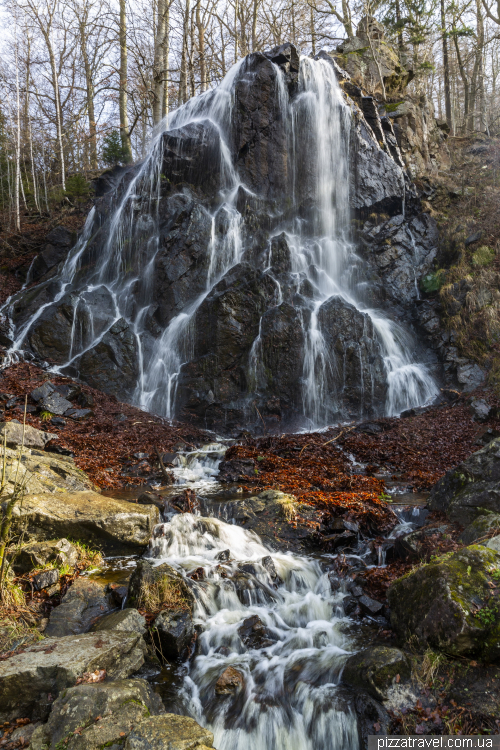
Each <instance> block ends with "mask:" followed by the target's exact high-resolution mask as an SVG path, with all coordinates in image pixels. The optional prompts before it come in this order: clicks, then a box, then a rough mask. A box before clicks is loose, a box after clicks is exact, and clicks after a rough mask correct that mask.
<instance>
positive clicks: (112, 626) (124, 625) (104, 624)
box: [92, 607, 146, 635]
mask: <svg viewBox="0 0 500 750" xmlns="http://www.w3.org/2000/svg"><path fill="white" fill-rule="evenodd" d="M92 630H94V631H95V632H97V633H98V632H100V631H101V630H118V631H120V632H123V633H140V634H141V635H144V633H145V632H146V618H145V617H144V615H141V614H140V613H139V612H138V611H137V610H136V609H133V608H132V607H127V608H126V609H121V610H120V611H119V612H113V614H111V615H105V616H104V617H102V618H100V619H99V620H98V621H97V623H96V624H95V625H94V626H93V628H92Z"/></svg>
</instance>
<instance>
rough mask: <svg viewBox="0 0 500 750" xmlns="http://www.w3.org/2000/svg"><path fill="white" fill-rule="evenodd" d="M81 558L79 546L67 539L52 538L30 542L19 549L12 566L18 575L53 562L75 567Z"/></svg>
mask: <svg viewBox="0 0 500 750" xmlns="http://www.w3.org/2000/svg"><path fill="white" fill-rule="evenodd" d="M78 558H79V553H78V550H77V548H76V547H75V546H74V545H73V544H71V542H68V540H67V539H51V540H48V541H46V542H29V543H28V544H25V545H23V546H22V547H21V548H20V549H19V551H17V553H16V555H15V557H14V558H13V560H12V567H13V568H14V570H15V572H16V574H17V575H23V574H24V573H29V572H30V571H31V570H36V569H37V568H44V567H45V566H46V565H49V564H52V565H54V566H56V567H62V566H63V565H68V566H69V567H70V568H72V567H74V566H75V565H76V564H77V562H78Z"/></svg>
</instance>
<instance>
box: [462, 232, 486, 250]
mask: <svg viewBox="0 0 500 750" xmlns="http://www.w3.org/2000/svg"><path fill="white" fill-rule="evenodd" d="M482 236H483V232H482V230H481V229H478V231H477V232H473V233H472V234H469V236H468V237H467V238H466V240H465V242H464V244H465V247H468V246H469V245H473V244H474V243H475V242H479V240H480V239H481V237H482Z"/></svg>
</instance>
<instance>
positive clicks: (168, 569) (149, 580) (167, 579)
mask: <svg viewBox="0 0 500 750" xmlns="http://www.w3.org/2000/svg"><path fill="white" fill-rule="evenodd" d="M161 586H163V588H164V589H165V590H166V591H171V592H173V593H174V594H176V595H178V596H177V600H178V603H179V604H181V605H182V606H181V607H180V608H181V609H183V610H184V609H186V606H187V608H189V609H191V608H192V607H193V606H194V603H195V598H194V596H193V593H192V591H191V589H190V588H189V586H188V584H187V583H186V580H185V578H184V577H183V576H182V575H181V574H180V573H179V572H178V571H177V570H175V568H172V566H171V565H168V564H167V563H162V565H157V566H155V567H153V566H152V565H151V563H149V562H147V560H139V562H138V564H137V567H136V568H135V570H134V572H133V573H132V575H131V576H130V582H129V588H128V599H127V604H129V605H130V606H132V607H136V606H144V607H146V609H147V598H148V591H149V590H152V591H153V594H154V593H155V590H156V589H158V588H159V587H161ZM160 603H161V602H160Z"/></svg>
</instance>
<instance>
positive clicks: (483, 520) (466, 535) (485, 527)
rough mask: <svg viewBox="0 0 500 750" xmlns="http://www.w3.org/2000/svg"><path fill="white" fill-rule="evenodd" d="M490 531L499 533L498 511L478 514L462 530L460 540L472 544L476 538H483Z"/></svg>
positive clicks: (499, 518)
mask: <svg viewBox="0 0 500 750" xmlns="http://www.w3.org/2000/svg"><path fill="white" fill-rule="evenodd" d="M492 532H497V533H500V513H486V514H485V515H484V516H478V517H477V518H475V519H474V520H473V521H472V523H470V524H469V525H468V526H467V527H466V528H465V529H464V530H463V532H462V534H461V536H460V541H461V542H463V544H474V543H475V542H476V541H477V540H478V539H481V540H483V539H485V538H486V537H487V536H488V534H491V533H492Z"/></svg>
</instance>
